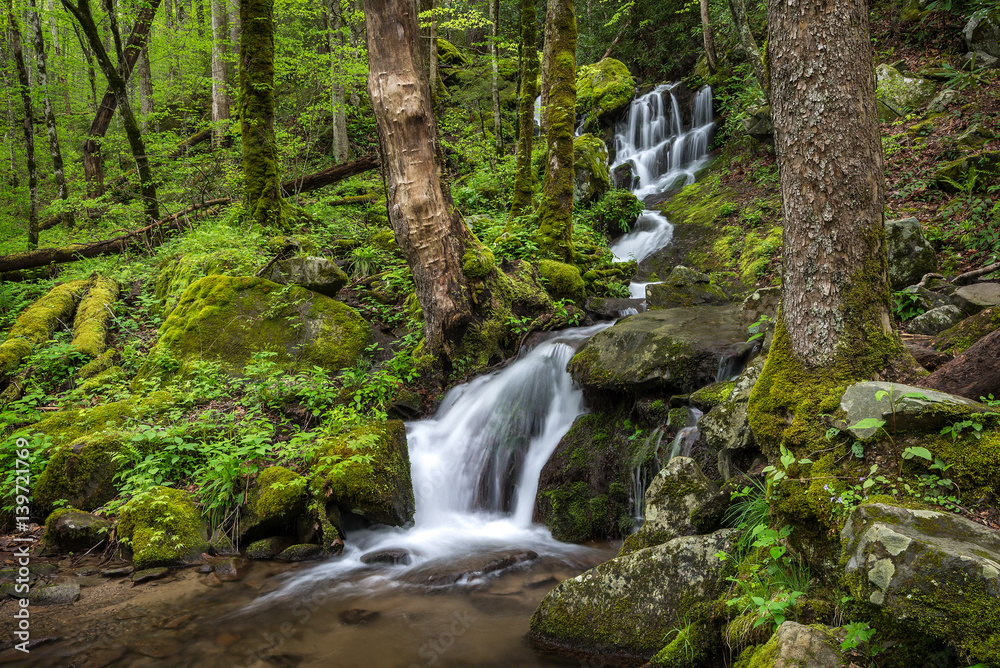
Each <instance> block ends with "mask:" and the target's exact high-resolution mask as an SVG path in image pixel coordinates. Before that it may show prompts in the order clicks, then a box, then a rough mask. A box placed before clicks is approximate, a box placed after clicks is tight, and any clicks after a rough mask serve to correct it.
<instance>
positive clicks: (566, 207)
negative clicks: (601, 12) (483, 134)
mask: <svg viewBox="0 0 1000 668" xmlns="http://www.w3.org/2000/svg"><path fill="white" fill-rule="evenodd" d="M550 8H551V11H550V17H551V20H552V26H551V28H549V27H546V30H547V32H549V35H550V36H551V40H550V41H551V44H552V46H551V49H550V57H549V79H548V81H549V101H548V105H547V111H548V133H547V134H546V145H547V156H548V157H547V160H546V161H545V182H544V185H543V186H542V202H541V205H540V206H539V209H538V218H539V220H538V245H539V248H540V249H541V251H542V253H544V254H545V255H547V256H549V257H551V258H553V259H557V260H560V261H562V262H569V263H572V262H573V135H574V129H575V127H574V126H575V121H576V17H575V16H574V15H573V0H551V5H550Z"/></svg>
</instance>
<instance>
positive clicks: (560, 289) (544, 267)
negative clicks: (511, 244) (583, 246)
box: [536, 260, 586, 304]
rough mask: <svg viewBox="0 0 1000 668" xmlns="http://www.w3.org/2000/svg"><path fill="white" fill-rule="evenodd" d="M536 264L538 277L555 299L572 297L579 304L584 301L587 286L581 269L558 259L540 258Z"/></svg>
mask: <svg viewBox="0 0 1000 668" xmlns="http://www.w3.org/2000/svg"><path fill="white" fill-rule="evenodd" d="M536 266H537V267H538V277H539V278H540V279H541V281H542V283H543V284H544V285H545V288H546V290H547V291H548V293H549V294H550V295H551V296H552V297H553V298H554V299H570V300H572V301H574V302H576V303H578V304H582V303H583V301H584V298H585V296H586V295H585V293H584V291H585V289H586V286H585V285H584V282H583V277H582V276H580V270H579V269H577V268H576V267H574V266H573V265H571V264H566V263H565V262H557V261H556V260H540V261H539V262H538V264H537V265H536Z"/></svg>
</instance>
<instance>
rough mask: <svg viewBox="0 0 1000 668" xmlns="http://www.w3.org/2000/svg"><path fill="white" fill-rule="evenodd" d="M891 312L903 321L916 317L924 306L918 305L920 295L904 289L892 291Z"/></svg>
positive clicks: (922, 310)
mask: <svg viewBox="0 0 1000 668" xmlns="http://www.w3.org/2000/svg"><path fill="white" fill-rule="evenodd" d="M892 312H893V313H894V314H895V315H896V317H897V318H899V319H900V320H901V321H903V322H905V321H907V320H911V319H913V318H916V317H917V316H918V315H920V314H922V313H923V312H924V307H923V306H921V305H920V295H918V294H917V293H915V292H907V291H905V290H900V291H898V292H893V293H892Z"/></svg>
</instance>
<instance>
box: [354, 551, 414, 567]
mask: <svg viewBox="0 0 1000 668" xmlns="http://www.w3.org/2000/svg"><path fill="white" fill-rule="evenodd" d="M361 563H363V564H403V565H406V564H408V563H410V552H409V550H404V549H402V548H399V549H391V548H390V549H387V550H379V551H378V552H369V553H368V554H363V555H361Z"/></svg>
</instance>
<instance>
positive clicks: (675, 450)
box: [667, 408, 703, 461]
mask: <svg viewBox="0 0 1000 668" xmlns="http://www.w3.org/2000/svg"><path fill="white" fill-rule="evenodd" d="M688 414H689V415H690V418H691V421H692V422H694V424H693V425H691V426H690V427H683V428H681V429H678V430H677V435H676V436H674V440H673V442H672V443H671V444H670V455H669V456H668V458H667V461H670V460H671V459H673V458H674V457H690V456H691V450H692V448H693V447H694V444H695V443H697V442H698V439H699V438H701V432H700V431H698V420H700V419H701V416H702V415H703V413H702V412H701V411H700V410H698V409H697V408H688Z"/></svg>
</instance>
